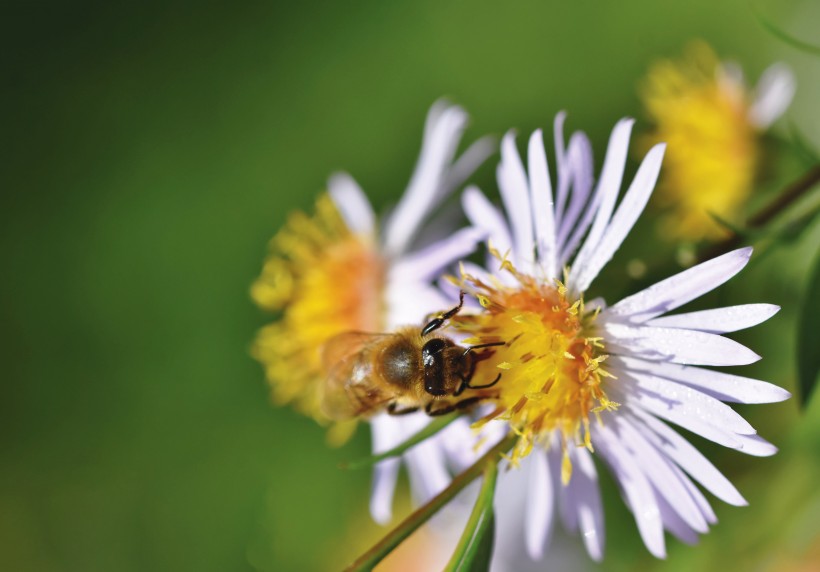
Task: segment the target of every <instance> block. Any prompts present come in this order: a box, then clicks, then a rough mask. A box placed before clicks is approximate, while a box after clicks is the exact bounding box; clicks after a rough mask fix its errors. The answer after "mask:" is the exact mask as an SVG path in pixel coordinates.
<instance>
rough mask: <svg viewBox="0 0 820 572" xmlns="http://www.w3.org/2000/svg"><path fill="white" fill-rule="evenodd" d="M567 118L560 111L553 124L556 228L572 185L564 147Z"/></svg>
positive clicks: (564, 113)
mask: <svg viewBox="0 0 820 572" xmlns="http://www.w3.org/2000/svg"><path fill="white" fill-rule="evenodd" d="M566 118H567V114H566V112H564V111H559V112H558V114H557V115H556V116H555V121H554V122H553V124H552V138H553V142H554V144H555V172H556V181H557V182H556V186H557V188H556V189H555V209H554V211H555V225H556V227H558V226H560V224H561V216H562V214H563V212H564V208H565V207H566V204H567V196H568V192H569V183H570V168H569V157H568V156H567V151H566V148H565V146H564V121H566Z"/></svg>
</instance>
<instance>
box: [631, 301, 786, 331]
mask: <svg viewBox="0 0 820 572" xmlns="http://www.w3.org/2000/svg"><path fill="white" fill-rule="evenodd" d="M778 310H780V306H775V305H774V304H743V305H741V306H727V307H725V308H715V309H714V310H702V311H700V312H689V313H687V314H676V315H674V316H663V317H661V318H654V319H652V320H649V321H648V322H647V323H646V324H647V325H648V326H663V327H666V328H688V329H690V330H700V331H702V332H709V333H712V334H725V333H726V332H736V331H738V330H744V329H746V328H751V327H752V326H756V325H758V324H761V323H763V322H765V321H766V320H768V319H769V318H771V317H772V316H774V315H775V314H776V313H777V312H778Z"/></svg>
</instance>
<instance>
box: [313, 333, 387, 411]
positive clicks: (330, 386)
mask: <svg viewBox="0 0 820 572" xmlns="http://www.w3.org/2000/svg"><path fill="white" fill-rule="evenodd" d="M394 335H395V334H370V333H365V332H345V333H343V334H339V335H337V336H334V337H332V338H331V339H330V340H328V341H327V342H326V343H325V345H324V347H323V348H322V365H323V367H324V370H325V372H326V376H327V377H326V378H325V383H324V387H323V392H322V411H323V412H324V414H325V415H327V416H328V417H330V418H331V419H334V420H336V421H342V420H344V419H350V418H353V417H358V416H360V415H365V414H367V413H370V412H371V411H373V410H375V409H377V408H378V407H380V406H382V405H384V404H385V403H387V402H388V401H390V400H391V399H393V398H394V397H395V393H394V392H393V391H391V390H390V387H387V386H385V384H384V383H383V382H381V381H380V380H378V379H376V377H375V375H374V372H373V359H374V358H375V357H376V356H374V355H373V351H374V349H373V348H374V347H375V346H376V345H377V344H378V343H379V342H382V341H384V340H385V338H388V337H392V336H394Z"/></svg>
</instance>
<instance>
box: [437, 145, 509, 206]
mask: <svg viewBox="0 0 820 572" xmlns="http://www.w3.org/2000/svg"><path fill="white" fill-rule="evenodd" d="M496 149H498V142H497V140H496V139H495V137H482V138H481V139H479V140H478V141H476V142H475V143H473V144H472V145H470V146H469V147H468V148H467V150H466V151H464V153H462V154H461V156H460V157H459V158H458V159H456V161H455V162H454V163H453V165H452V167H450V170H449V171H448V172H447V175H446V177H445V179H444V181H443V182H442V185H441V188H440V189H439V195H440V199H443V198H444V197H447V196H449V195H450V193H452V192H453V191H455V190H456V189H458V188H459V187H461V185H463V184H464V182H465V181H466V180H467V179H468V178H469V177H470V175H472V174H473V173H474V172H475V170H476V169H478V168H479V167H480V166H481V165H482V164H483V163H484V161H486V160H487V159H488V158H489V157H490V156H491V155H492V154H493V153H495V152H496Z"/></svg>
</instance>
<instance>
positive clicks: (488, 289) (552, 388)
mask: <svg viewBox="0 0 820 572" xmlns="http://www.w3.org/2000/svg"><path fill="white" fill-rule="evenodd" d="M502 267H503V268H505V269H506V270H508V271H509V272H511V273H512V274H513V276H515V277H516V279H517V282H518V284H517V285H515V286H513V287H510V286H505V285H502V284H500V283H498V284H495V285H489V284H484V283H483V282H481V281H480V280H478V279H476V278H475V277H472V276H469V275H464V277H463V279H462V286H463V287H465V288H467V289H468V290H471V291H472V292H473V293H474V294H475V295H476V296H477V297H478V300H479V302H480V303H481V305H482V306H483V307H484V309H485V311H483V312H481V313H479V314H475V315H466V314H465V315H459V316H456V317H454V318H453V319H452V322H453V326H454V327H455V328H456V329H457V330H459V331H461V332H463V333H465V334H466V335H467V336H469V337H468V338H467V339H466V340H464V341H463V343H464V344H465V345H471V344H480V343H486V342H495V341H504V342H506V344H505V345H504V346H501V347H498V348H495V351H494V353H493V354H492V355H491V356H490V357H489V358H488V359H486V360H482V361H480V362H478V365H477V367H476V373H475V376H474V380H475V383H476V384H477V385H478V384H481V383H483V382H484V379H483V378H484V377H487V378H488V379H490V380H491V379H492V378H493V377H495V375H497V372H501V374H502V375H501V379H500V380H499V382H498V383H497V384H496V385H495V386H494V389H496V392H497V395H496V399H497V402H498V407H497V408H496V410H495V411H494V412H493V413H491V414H490V415H489V416H488V417H486V418H485V419H484V420H483V421H486V420H489V419H492V418H501V419H505V420H507V421H508V422H509V424H510V426H511V427H512V429H513V430H514V431H515V432H516V433H517V434H518V435H519V436H520V439H519V441H518V444H517V445H516V447H515V448H514V449H513V451H512V455H511V460H512V461H513V462H514V463H516V462H517V461H518V460H519V459H520V458H522V457H524V456H526V455H527V454H529V452H530V451H531V449H532V447H533V445H536V444H540V445H542V446H550V445H551V443H552V438H553V435H555V434H556V432H557V434H558V435H559V437H560V442H561V446H562V447H563V448H564V451H565V452H566V447H567V446H568V445H579V446H586V447H588V448H589V449H590V450H591V449H592V445H591V442H590V435H589V423H590V416H591V414H594V413H597V412H599V411H601V410H603V409H614V408H616V407H617V405H618V404H617V403H614V402H612V401H610V400H609V399H608V398H607V397H606V394H605V393H604V389H603V379H604V378H605V377H611V375H610V374H608V373H607V372H606V371H605V370H604V369H603V368H602V367H601V363H602V362H603V361H604V360H605V359H606V357H607V355H606V354H605V353H604V352H603V350H604V347H603V345H602V343H601V339H600V338H597V337H594V335H593V330H594V321H595V317H596V315H597V312H595V311H593V312H587V311H586V310H585V309H584V304H583V300H582V299H577V300H572V299H571V298H570V297H569V296H568V292H567V289H566V287H564V286H563V284H561V283H560V282H558V281H555V283H554V284H548V283H541V282H539V281H537V280H536V279H535V278H533V277H531V276H526V275H522V274H520V273H518V272H517V271H516V270H515V269H514V268H513V267H512V265H511V264H510V263H509V262H508V261H504V262H503V263H502ZM564 459H565V462H564V467H563V471H562V472H563V479H564V481H565V482H568V481H569V477H570V471H571V466H570V465H569V460H568V456H567V455H566V454H565V456H564Z"/></svg>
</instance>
